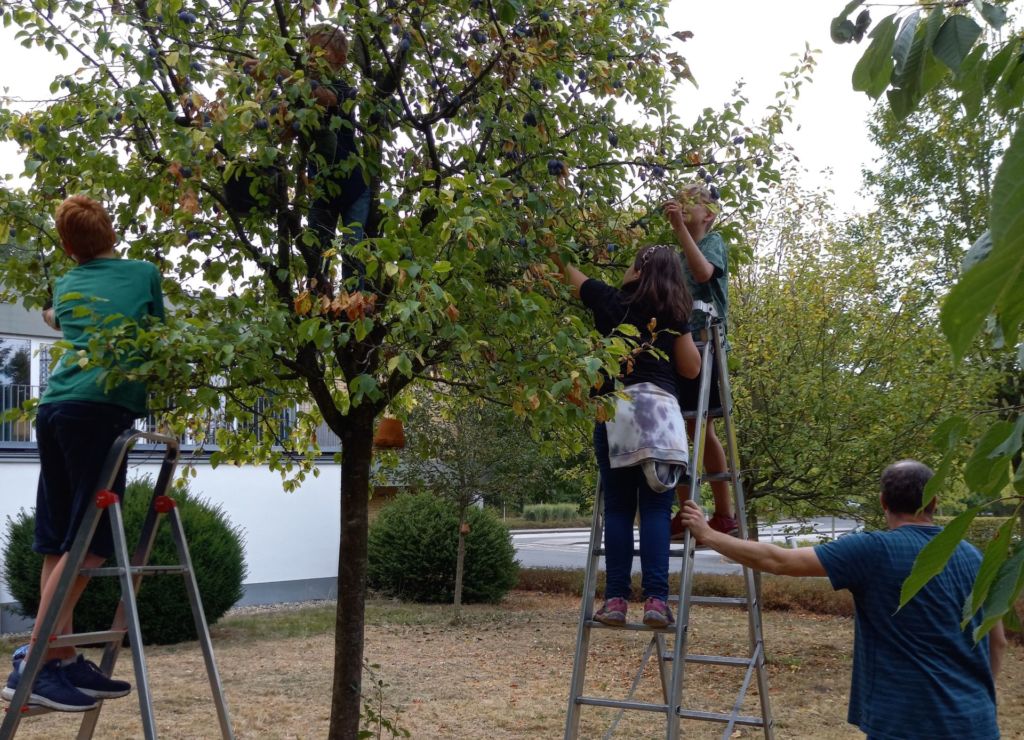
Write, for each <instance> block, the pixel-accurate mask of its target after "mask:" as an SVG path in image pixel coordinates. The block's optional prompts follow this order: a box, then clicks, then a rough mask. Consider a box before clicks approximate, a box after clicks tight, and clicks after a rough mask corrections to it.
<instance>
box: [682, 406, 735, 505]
mask: <svg viewBox="0 0 1024 740" xmlns="http://www.w3.org/2000/svg"><path fill="white" fill-rule="evenodd" d="M695 428H696V420H694V419H688V420H687V422H686V433H687V434H688V435H689V438H690V439H693V432H694V429H695ZM703 462H704V470H705V471H706V472H708V473H724V472H725V471H726V470H727V469H728V463H727V461H726V459H725V448H723V447H722V443H721V442H720V441H719V439H718V435H716V434H715V422H714V419H708V423H707V426H705V428H704V460H703ZM711 492H712V494H713V495H714V499H715V513H716V514H719V515H721V516H729V517H731V516H732V515H733V514H732V499H731V498H730V496H729V483H728V481H724V480H716V481H711ZM676 496H677V497H678V498H679V505H680V506H682V505H683V502H684V501H687V500H689V498H690V484H689V483H682V484H680V485H678V486H676Z"/></svg>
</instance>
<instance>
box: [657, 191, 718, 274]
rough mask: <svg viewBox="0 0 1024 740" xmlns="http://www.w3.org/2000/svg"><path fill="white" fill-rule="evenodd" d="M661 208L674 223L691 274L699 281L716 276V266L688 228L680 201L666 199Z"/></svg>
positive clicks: (669, 220) (670, 221)
mask: <svg viewBox="0 0 1024 740" xmlns="http://www.w3.org/2000/svg"><path fill="white" fill-rule="evenodd" d="M661 208H662V211H663V212H664V213H665V217H666V218H667V219H668V222H669V223H670V224H671V225H672V231H674V232H675V235H676V240H677V241H678V242H679V246H680V247H682V248H683V256H684V257H685V258H686V266H687V267H688V268H689V269H690V274H691V275H693V279H694V280H696V281H697V282H698V283H706V282H707V281H708V280H710V279H711V278H713V277H714V276H715V266H714V265H713V264H711V263H710V262H708V259H707V257H705V256H704V255H703V254H702V253H701V251H700V247H698V246H697V242H695V241H694V240H693V236H692V235H691V234H690V231H689V230H688V229H687V228H686V222H685V220H684V219H683V207H682V206H681V205H679V203H678V201H674V200H670V201H666V202H665V204H664V205H662V207H661Z"/></svg>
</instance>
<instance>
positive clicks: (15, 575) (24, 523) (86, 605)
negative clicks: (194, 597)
mask: <svg viewBox="0 0 1024 740" xmlns="http://www.w3.org/2000/svg"><path fill="white" fill-rule="evenodd" d="M152 496H153V482H152V480H151V479H149V478H141V479H137V480H134V481H132V482H131V483H129V484H128V487H127V490H126V491H125V496H124V500H123V502H122V507H121V510H122V512H123V515H124V520H125V533H126V535H127V539H128V552H129V556H130V555H131V553H132V552H133V551H134V549H135V545H136V544H137V543H138V538H139V534H140V533H141V531H142V523H143V520H144V519H145V516H146V511H147V509H148V508H149V501H150V499H151V498H152ZM173 498H174V500H175V501H176V502H177V504H178V506H177V509H178V514H179V516H180V517H181V522H182V526H183V527H184V529H185V537H186V539H187V540H188V549H189V554H190V555H191V557H192V567H193V568H194V570H195V575H196V582H197V583H198V584H199V593H200V595H201V597H202V600H203V612H204V614H205V615H206V621H207V623H208V624H213V623H215V622H216V621H217V620H218V619H220V618H221V617H222V616H223V615H224V613H225V612H226V611H227V610H228V609H230V608H231V607H232V606H233V605H234V604H235V602H237V601H238V600H239V599H240V598H241V597H242V582H243V581H244V580H245V575H246V566H245V558H244V543H243V538H242V535H241V533H240V531H239V530H238V529H237V528H235V527H232V526H231V524H230V523H229V522H228V520H227V517H226V516H225V514H224V512H223V511H222V510H221V508H220V507H219V506H213V505H211V504H210V503H208V502H206V501H202V500H200V499H199V498H197V497H196V496H194V495H193V494H191V493H190V492H189V491H188V490H187V489H184V490H182V489H178V490H176V491H175V492H174V496H173ZM165 519H166V518H165ZM34 532H35V514H34V513H30V512H26V511H24V510H22V511H21V512H20V513H19V514H18V516H16V517H14V518H11V517H8V519H7V530H6V533H5V535H4V538H3V556H4V572H3V578H4V581H5V582H6V583H7V588H8V590H9V591H10V592H11V594H12V595H13V596H14V598H15V599H17V600H18V603H19V605H20V610H19V611H20V613H21V614H22V615H24V616H26V617H34V616H35V614H36V611H37V610H38V608H39V574H40V571H41V570H42V566H43V556H42V555H40V554H38V553H36V552H33V551H32V540H33V536H34ZM177 563H178V552H177V549H176V548H175V546H174V540H173V539H172V537H171V527H170V522H169V521H166V520H165V521H161V522H160V524H159V526H158V527H157V537H156V542H155V543H154V545H153V552H152V554H151V555H150V559H149V564H150V565H174V564H177ZM106 564H107V565H114V564H115V562H114V556H111V557H110V558H109V559H108V560H107V563H106ZM136 596H137V603H138V606H139V620H140V622H141V623H142V639H143V642H145V643H146V644H154V645H167V644H172V643H176V642H185V641H188V640H194V639H196V637H197V633H196V628H195V622H194V620H193V619H192V608H191V606H190V605H189V602H188V594H187V592H186V591H185V579H184V578H183V577H182V576H181V575H180V574H176V573H175V574H165V575H150V576H145V577H144V578H143V579H142V585H141V587H140V588H139V590H138V593H137V594H136ZM120 599H121V587H120V580H119V579H117V578H111V577H101V578H93V579H92V580H91V581H90V583H89V586H88V587H87V588H86V590H85V593H84V594H83V595H82V598H81V600H80V601H79V602H78V605H77V606H76V607H75V631H76V632H92V631H97V630H106V629H110V625H111V622H112V621H113V619H114V612H115V611H116V609H117V603H118V601H120Z"/></svg>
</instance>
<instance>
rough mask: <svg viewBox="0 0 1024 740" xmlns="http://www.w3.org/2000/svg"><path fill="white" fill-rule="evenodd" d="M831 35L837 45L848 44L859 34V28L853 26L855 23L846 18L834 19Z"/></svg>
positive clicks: (830, 29) (830, 30)
mask: <svg viewBox="0 0 1024 740" xmlns="http://www.w3.org/2000/svg"><path fill="white" fill-rule="evenodd" d="M829 33H830V34H831V36H832V40H833V41H834V42H835V43H837V44H848V43H849V42H851V41H853V36H854V34H855V33H857V27H856V26H855V25H854V24H853V21H851V20H848V19H846V18H833V19H832V25H831V27H830V28H829Z"/></svg>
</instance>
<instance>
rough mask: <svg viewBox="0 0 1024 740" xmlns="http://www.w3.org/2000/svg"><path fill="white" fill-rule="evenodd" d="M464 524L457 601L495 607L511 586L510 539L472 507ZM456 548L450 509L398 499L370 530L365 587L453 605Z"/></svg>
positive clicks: (421, 498)
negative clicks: (459, 597) (462, 565)
mask: <svg viewBox="0 0 1024 740" xmlns="http://www.w3.org/2000/svg"><path fill="white" fill-rule="evenodd" d="M466 519H467V521H468V523H469V528H470V529H469V534H468V535H466V558H465V573H464V575H463V582H462V600H463V602H464V603H474V602H491V603H494V602H497V601H500V600H501V598H502V597H503V596H504V595H505V594H506V593H508V591H509V589H511V588H512V586H513V585H514V584H515V582H516V571H517V569H518V565H517V563H516V561H515V550H514V548H513V547H512V538H511V536H510V535H509V533H508V530H507V529H506V528H505V526H504V525H503V524H502V523H501V522H500V521H499V520H498V518H497V517H496V516H495V515H494V514H493V513H492V512H490V511H486V510H482V509H477V508H475V507H471V508H470V509H469V510H468V511H467V513H466ZM458 545H459V516H458V510H457V509H456V507H455V504H454V503H452V502H450V501H447V500H445V499H442V498H440V497H438V496H435V495H433V494H429V493H418V494H411V493H404V494H401V495H399V496H398V497H397V498H396V499H395V500H394V501H393V502H392V503H390V504H388V505H387V506H386V507H385V508H384V509H383V511H381V513H380V516H378V517H377V520H376V521H375V522H374V523H373V526H372V527H371V528H370V534H369V542H368V551H369V552H368V554H369V572H368V578H369V583H370V587H371V588H375V589H379V590H381V591H384V592H386V593H389V594H391V595H393V596H397V597H399V598H401V599H409V600H411V601H422V602H442V603H443V602H448V601H452V600H453V599H454V597H455V562H456V557H457V554H458Z"/></svg>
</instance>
